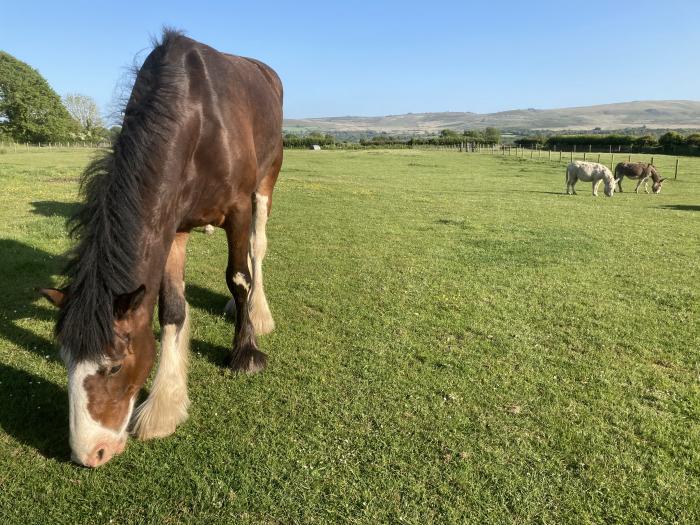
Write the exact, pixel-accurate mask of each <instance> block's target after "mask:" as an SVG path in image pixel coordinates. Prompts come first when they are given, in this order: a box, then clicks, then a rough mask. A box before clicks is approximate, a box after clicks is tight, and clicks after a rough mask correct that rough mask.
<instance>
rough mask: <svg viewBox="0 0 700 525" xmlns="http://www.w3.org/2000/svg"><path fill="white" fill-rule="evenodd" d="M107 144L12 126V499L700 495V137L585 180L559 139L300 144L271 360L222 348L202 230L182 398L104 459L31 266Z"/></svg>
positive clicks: (229, 517) (499, 504) (613, 505)
mask: <svg viewBox="0 0 700 525" xmlns="http://www.w3.org/2000/svg"><path fill="white" fill-rule="evenodd" d="M88 156H89V152H85V151H79V150H76V151H55V150H54V151H39V152H37V151H34V152H18V153H13V152H5V153H3V154H0V188H2V204H1V205H0V273H1V274H2V277H1V278H0V399H1V400H2V408H0V523H3V524H5V523H22V524H24V523H71V524H73V523H91V524H92V523H134V522H136V523H146V522H148V523H180V522H184V523H192V522H201V523H388V522H390V523H420V524H422V525H424V524H427V523H478V524H484V523H494V524H495V523H499V524H500V523H530V522H535V523H557V524H560V523H576V524H578V523H600V522H605V523H697V522H698V521H699V520H700V497H699V494H700V357H699V355H698V350H699V349H700V341H699V339H700V327H699V325H698V320H699V319H700V306H699V305H700V257H699V254H700V235H699V234H700V159H698V160H694V159H682V161H681V167H682V169H681V173H680V174H679V180H677V181H671V182H669V183H668V184H667V185H666V186H665V188H664V191H663V193H662V194H661V195H643V194H641V195H635V194H634V193H631V190H632V189H633V186H634V184H633V183H630V182H629V181H628V182H626V185H625V189H626V193H624V194H622V195H616V196H615V197H614V198H612V199H606V198H604V197H603V196H602V191H601V196H600V197H598V198H597V199H594V198H592V197H591V196H590V194H589V185H585V184H580V185H579V195H578V196H576V197H569V196H565V195H562V194H561V192H562V191H563V188H564V167H563V164H559V163H556V162H547V161H544V160H543V161H539V162H538V161H536V160H532V161H531V160H521V159H516V158H515V157H505V158H504V157H501V156H496V157H493V156H490V155H467V154H459V153H456V152H428V151H414V150H404V151H358V152H332V151H322V152H306V151H291V152H287V153H286V160H285V164H284V168H283V172H282V175H281V177H280V181H279V184H278V188H277V190H276V193H275V196H274V205H273V213H272V218H271V220H270V223H269V238H270V248H269V252H268V254H269V256H268V258H267V260H266V265H265V270H266V289H267V292H268V298H269V301H270V304H271V307H272V311H273V315H274V316H275V319H276V321H277V325H278V328H277V330H276V331H275V332H274V333H273V334H271V335H268V336H264V337H262V338H260V340H259V343H260V346H261V349H263V350H264V351H265V352H267V353H268V355H269V356H270V366H269V368H268V369H267V370H266V371H265V372H263V373H262V374H260V375H256V376H251V377H244V376H236V375H232V374H230V373H228V372H226V371H225V370H224V369H223V368H222V363H223V361H224V358H225V355H226V352H227V351H228V348H229V346H230V343H231V337H232V325H231V323H230V321H228V320H227V319H226V318H225V317H224V316H223V314H222V310H223V307H224V305H225V303H226V301H227V299H228V297H227V296H228V293H227V289H226V285H225V283H224V279H223V275H224V268H225V264H226V262H225V252H226V250H225V239H224V235H223V233H222V232H220V231H218V232H217V233H216V234H215V235H213V236H211V237H209V236H205V235H203V234H199V233H196V234H193V236H192V240H191V242H190V245H189V249H188V252H189V261H188V270H187V295H188V300H189V302H190V305H191V312H192V323H193V324H192V328H193V333H192V335H193V341H192V351H193V358H192V365H191V375H190V397H191V399H192V408H191V412H190V419H189V421H188V422H187V423H186V424H185V425H184V426H183V427H182V428H180V429H179V430H178V432H177V433H176V434H175V435H173V436H172V437H170V438H168V439H165V440H160V441H155V442H145V443H141V442H136V441H131V442H130V444H129V446H128V448H127V450H126V452H125V453H124V454H122V455H121V456H119V457H118V458H116V459H114V460H113V461H112V462H110V463H109V464H108V465H106V466H105V467H103V468H100V469H97V470H88V469H85V468H80V467H77V466H75V465H73V464H71V463H70V462H69V461H68V457H69V450H68V444H67V438H68V437H67V432H68V423H67V404H66V377H65V371H64V369H63V367H62V364H61V363H60V362H59V361H58V359H57V352H56V349H55V346H54V344H53V342H52V335H51V334H52V323H53V319H54V313H53V311H52V310H51V308H50V307H49V306H48V305H47V304H45V303H44V302H42V301H41V300H39V299H37V298H36V296H35V295H34V292H33V289H34V288H35V287H37V286H43V285H50V284H52V283H56V282H58V281H57V273H58V272H59V270H60V268H61V266H62V264H63V261H64V260H63V257H62V255H61V254H62V253H63V252H64V251H65V250H66V249H67V247H68V241H67V237H66V231H65V227H64V220H65V217H66V216H67V215H68V214H69V213H71V212H72V211H73V210H74V208H75V204H74V201H75V198H76V189H77V185H76V182H77V177H78V174H79V172H80V169H81V167H82V166H84V164H85V163H86V161H87V159H88ZM656 161H657V164H658V165H659V166H660V167H661V170H662V172H663V173H664V175H668V174H669V173H670V174H671V175H672V169H671V167H672V165H673V159H671V158H657V159H656Z"/></svg>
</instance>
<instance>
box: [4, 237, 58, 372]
mask: <svg viewBox="0 0 700 525" xmlns="http://www.w3.org/2000/svg"><path fill="white" fill-rule="evenodd" d="M65 264H66V259H65V258H64V257H63V256H56V255H52V254H50V253H48V252H45V251H43V250H39V249H36V248H33V247H31V246H28V245H26V244H23V243H21V242H19V241H15V240H12V239H0V275H2V276H3V279H2V280H0V338H2V339H5V340H7V341H9V342H11V343H13V344H14V345H16V346H19V347H21V348H24V349H25V350H28V351H30V352H33V353H35V354H37V355H39V356H41V357H44V358H45V356H47V355H48V356H50V357H51V358H52V359H54V360H58V355H57V352H56V349H55V346H54V344H53V342H52V341H51V340H49V339H47V338H45V337H43V336H40V335H37V334H36V333H35V332H34V331H32V330H29V329H27V328H25V327H24V326H22V324H26V323H27V322H28V321H31V320H37V319H38V320H42V321H49V320H53V319H55V313H54V312H53V311H52V307H49V306H48V303H47V306H45V307H44V306H41V305H37V304H35V302H36V300H37V299H38V298H39V294H38V292H37V291H36V289H37V288H38V287H42V286H51V282H52V276H53V275H55V274H57V273H59V272H60V270H61V268H63V267H64V266H65Z"/></svg>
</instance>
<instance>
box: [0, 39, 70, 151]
mask: <svg viewBox="0 0 700 525" xmlns="http://www.w3.org/2000/svg"><path fill="white" fill-rule="evenodd" d="M77 128H78V126H77V125H76V123H75V122H74V121H73V119H71V117H70V115H69V114H68V111H66V108H64V107H63V104H61V99H60V98H59V96H58V95H57V94H56V92H55V91H54V90H53V89H51V86H49V83H48V82H47V81H46V79H44V78H43V77H42V76H41V75H40V74H39V72H38V71H37V70H35V69H33V68H31V67H30V66H29V65H27V64H25V63H24V62H21V61H20V60H17V59H16V58H15V57H13V56H12V55H10V54H8V53H5V52H3V51H0V134H1V135H3V136H9V137H10V138H12V139H13V140H16V141H18V142H53V141H60V140H65V139H68V138H69V137H70V135H71V133H74V132H75V131H77Z"/></svg>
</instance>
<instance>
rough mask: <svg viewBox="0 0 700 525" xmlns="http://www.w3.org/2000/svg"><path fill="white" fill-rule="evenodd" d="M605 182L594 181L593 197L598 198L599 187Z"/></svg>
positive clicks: (601, 180) (600, 180)
mask: <svg viewBox="0 0 700 525" xmlns="http://www.w3.org/2000/svg"><path fill="white" fill-rule="evenodd" d="M601 182H603V179H598V180H594V181H593V196H594V197H597V196H598V187H599V186H600V183H601Z"/></svg>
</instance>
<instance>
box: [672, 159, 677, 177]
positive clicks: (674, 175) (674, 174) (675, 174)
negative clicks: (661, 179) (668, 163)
mask: <svg viewBox="0 0 700 525" xmlns="http://www.w3.org/2000/svg"><path fill="white" fill-rule="evenodd" d="M677 178H678V158H677V157H676V171H675V172H674V173H673V180H676V179H677Z"/></svg>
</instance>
